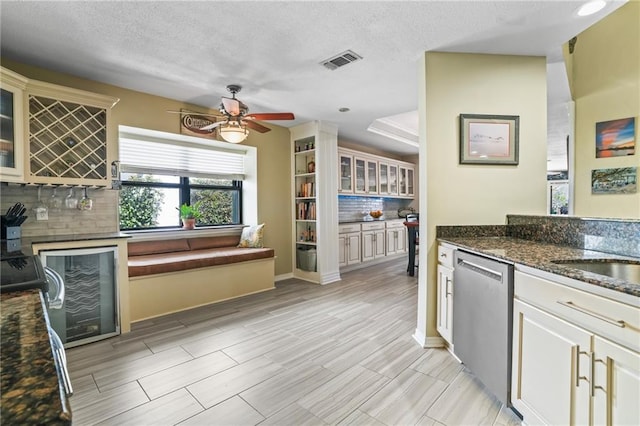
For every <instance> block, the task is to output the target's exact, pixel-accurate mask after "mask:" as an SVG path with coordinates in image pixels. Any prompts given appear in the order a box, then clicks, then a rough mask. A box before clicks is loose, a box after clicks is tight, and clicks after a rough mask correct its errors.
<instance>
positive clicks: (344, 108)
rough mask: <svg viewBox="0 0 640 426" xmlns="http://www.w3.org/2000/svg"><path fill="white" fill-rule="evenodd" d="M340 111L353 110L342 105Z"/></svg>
mask: <svg viewBox="0 0 640 426" xmlns="http://www.w3.org/2000/svg"><path fill="white" fill-rule="evenodd" d="M338 111H340V112H349V111H351V110H350V109H349V108H347V107H342V108H340V109H338Z"/></svg>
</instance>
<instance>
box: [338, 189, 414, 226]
mask: <svg viewBox="0 0 640 426" xmlns="http://www.w3.org/2000/svg"><path fill="white" fill-rule="evenodd" d="M411 201H412V200H404V199H400V198H383V197H354V196H346V195H341V196H338V221H340V222H351V221H358V220H362V218H363V217H364V216H365V215H366V214H367V213H368V212H370V211H372V210H382V212H383V213H384V216H385V218H386V219H397V218H398V209H400V208H406V207H408V206H409V204H410V203H411Z"/></svg>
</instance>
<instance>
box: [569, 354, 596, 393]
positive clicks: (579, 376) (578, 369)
mask: <svg viewBox="0 0 640 426" xmlns="http://www.w3.org/2000/svg"><path fill="white" fill-rule="evenodd" d="M571 353H572V354H573V357H574V359H575V361H576V387H577V388H579V387H580V380H584V381H585V382H587V383H591V381H590V380H589V379H588V378H587V376H581V375H580V355H586V356H588V357H589V362H591V352H584V351H581V350H580V345H575V346H572V347H571Z"/></svg>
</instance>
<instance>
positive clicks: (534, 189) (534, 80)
mask: <svg viewBox="0 0 640 426" xmlns="http://www.w3.org/2000/svg"><path fill="white" fill-rule="evenodd" d="M421 67H422V71H421V75H420V79H421V81H420V83H421V89H420V105H419V115H420V213H421V214H420V255H419V256H420V257H419V264H420V265H426V268H425V267H421V268H420V269H419V276H418V284H419V292H418V298H419V301H418V305H419V306H418V325H417V329H416V335H415V337H416V339H417V340H418V341H421V340H422V341H421V343H423V344H427V345H431V344H437V343H438V342H439V339H437V336H438V335H437V332H436V330H435V321H436V270H435V265H436V252H437V245H436V244H437V243H436V241H435V232H436V225H485V224H504V223H505V215H506V214H508V213H514V214H545V204H546V169H547V137H546V135H547V123H546V120H547V119H546V117H547V111H546V108H547V101H546V63H545V58H543V57H524V56H505V55H478V54H459V53H441V52H427V53H425V56H424V58H423V62H422V65H421ZM461 113H462V114H465V113H466V114H500V115H518V116H520V134H519V141H520V142H519V148H520V155H519V165H517V166H485V165H460V164H458V159H459V135H458V125H459V121H458V120H459V115H460V114H461ZM425 213H426V214H425ZM425 219H426V220H425ZM431 338H435V339H433V340H432V339H431Z"/></svg>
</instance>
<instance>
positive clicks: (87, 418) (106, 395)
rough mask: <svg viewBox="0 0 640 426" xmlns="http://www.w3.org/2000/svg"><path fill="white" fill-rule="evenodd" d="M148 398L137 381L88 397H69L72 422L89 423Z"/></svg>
mask: <svg viewBox="0 0 640 426" xmlns="http://www.w3.org/2000/svg"><path fill="white" fill-rule="evenodd" d="M148 401H149V398H147V395H146V394H145V393H144V391H143V390H142V388H141V387H140V385H139V384H138V383H137V382H131V383H126V384H124V385H122V386H119V387H117V388H114V389H111V390H109V391H107V392H102V393H99V394H97V395H91V396H90V397H83V396H80V395H74V396H73V397H71V412H72V416H73V424H75V425H91V424H95V423H99V422H101V421H104V420H107V419H109V418H111V417H113V416H116V415H118V414H120V413H123V412H125V411H127V410H130V409H132V408H135V407H137V406H138V405H142V404H144V403H145V402H148Z"/></svg>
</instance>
